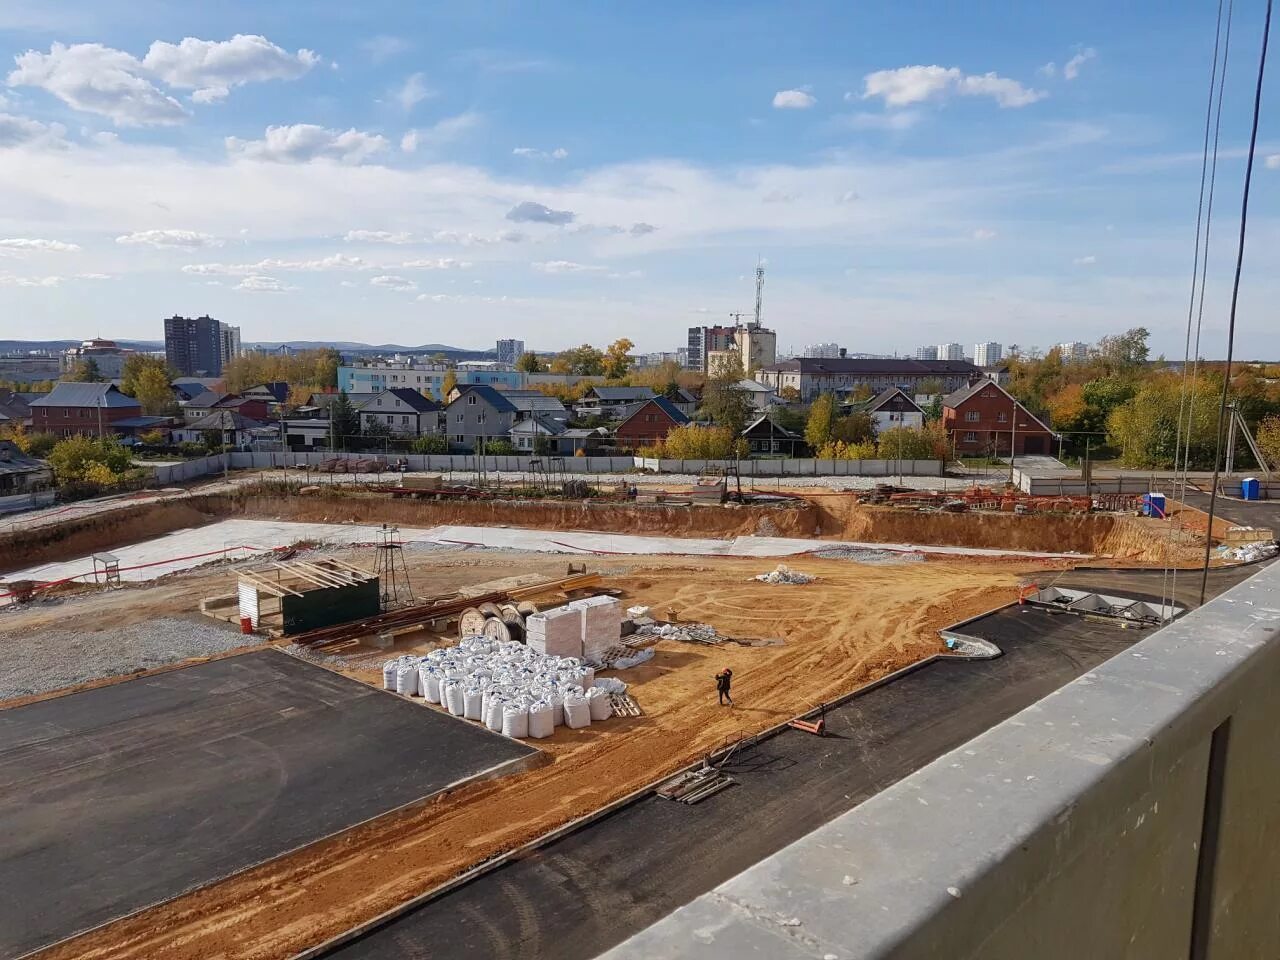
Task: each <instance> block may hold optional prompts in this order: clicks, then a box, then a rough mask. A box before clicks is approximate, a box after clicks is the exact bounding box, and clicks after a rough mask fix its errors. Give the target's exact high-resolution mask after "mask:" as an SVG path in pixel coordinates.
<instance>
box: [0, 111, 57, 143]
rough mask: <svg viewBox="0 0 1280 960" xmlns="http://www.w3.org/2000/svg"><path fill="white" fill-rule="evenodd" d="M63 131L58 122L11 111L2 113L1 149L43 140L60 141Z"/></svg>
mask: <svg viewBox="0 0 1280 960" xmlns="http://www.w3.org/2000/svg"><path fill="white" fill-rule="evenodd" d="M63 133H65V131H64V130H63V128H62V127H61V126H60V125H59V124H56V123H55V124H43V123H40V122H39V121H38V120H29V119H28V118H26V117H17V116H14V115H13V114H11V113H0V149H4V148H5V147H20V146H23V145H25V144H29V143H38V142H41V141H46V142H53V143H60V142H61V140H62V135H63Z"/></svg>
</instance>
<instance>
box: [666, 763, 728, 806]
mask: <svg viewBox="0 0 1280 960" xmlns="http://www.w3.org/2000/svg"><path fill="white" fill-rule="evenodd" d="M737 782H738V781H736V780H734V779H733V777H730V776H728V775H727V774H724V773H721V772H720V771H719V770H718V769H716V768H715V767H710V766H704V767H700V768H699V769H697V770H690V771H688V772H686V773H682V774H680V775H679V776H676V777H672V778H671V779H670V780H668V781H667V782H666V783H664V784H663V785H662V786H660V787H658V789H657V790H656V791H655V792H656V793H657V794H658V796H660V797H664V798H666V799H667V800H675V801H676V802H677V803H688V804H694V803H698V802H699V801H702V800H705V799H707V797H709V796H711V795H713V794H716V793H719V792H720V791H721V790H723V789H725V788H726V787H731V786H733V785H734V784H735V783H737Z"/></svg>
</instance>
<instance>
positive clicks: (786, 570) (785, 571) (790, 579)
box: [752, 563, 818, 584]
mask: <svg viewBox="0 0 1280 960" xmlns="http://www.w3.org/2000/svg"><path fill="white" fill-rule="evenodd" d="M752 579H753V580H759V581H760V582H761V583H793V584H801V583H813V581H814V580H817V579H818V578H817V577H812V576H810V575H809V574H807V573H801V572H800V571H799V570H792V569H791V568H790V567H788V566H787V565H786V564H785V563H780V564H778V565H777V566H776V567H774V568H773V570H771V571H770V572H769V573H761V574H757V575H756V576H755V577H753V578H752Z"/></svg>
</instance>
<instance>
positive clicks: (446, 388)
mask: <svg viewBox="0 0 1280 960" xmlns="http://www.w3.org/2000/svg"><path fill="white" fill-rule="evenodd" d="M457 385H458V373H457V371H456V370H446V371H445V372H444V379H443V380H441V381H440V402H441V403H448V402H449V394H451V393H452V392H453V388H454V387H456V386H457Z"/></svg>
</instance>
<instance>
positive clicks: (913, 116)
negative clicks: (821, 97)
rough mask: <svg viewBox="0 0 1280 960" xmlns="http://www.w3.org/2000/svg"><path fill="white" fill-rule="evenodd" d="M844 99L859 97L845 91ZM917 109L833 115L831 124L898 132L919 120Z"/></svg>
mask: <svg viewBox="0 0 1280 960" xmlns="http://www.w3.org/2000/svg"><path fill="white" fill-rule="evenodd" d="M845 99H855V100H856V99H859V98H858V95H857V94H854V93H847V94H845ZM920 119H921V114H920V111H918V110H895V111H894V112H893V113H852V114H847V115H845V116H839V117H834V118H832V120H831V124H832V126H836V127H848V128H849V129H851V130H889V131H894V132H900V131H902V130H910V129H911V128H912V127H914V126H915V125H916V124H917V123H919V122H920Z"/></svg>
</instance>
